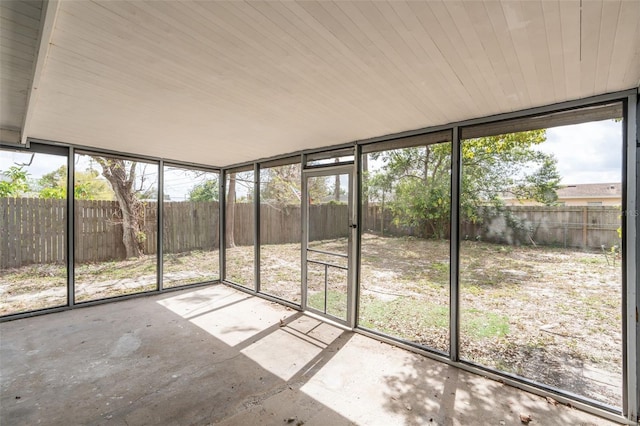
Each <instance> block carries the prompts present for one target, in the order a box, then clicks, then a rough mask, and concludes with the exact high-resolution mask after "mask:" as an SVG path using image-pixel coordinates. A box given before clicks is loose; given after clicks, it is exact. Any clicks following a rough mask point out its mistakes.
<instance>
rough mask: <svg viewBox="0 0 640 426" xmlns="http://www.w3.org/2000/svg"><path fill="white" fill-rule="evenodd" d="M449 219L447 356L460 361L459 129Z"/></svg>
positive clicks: (453, 149)
mask: <svg viewBox="0 0 640 426" xmlns="http://www.w3.org/2000/svg"><path fill="white" fill-rule="evenodd" d="M451 139H452V141H451V200H450V203H451V204H450V205H451V218H450V226H449V228H450V237H449V244H450V247H449V257H450V260H449V264H450V266H449V274H450V275H449V280H450V282H449V356H450V357H451V361H458V360H459V359H460V347H459V342H460V281H459V278H460V276H459V267H460V236H459V233H460V178H461V171H462V167H461V155H460V152H461V143H460V128H459V127H454V128H453V137H452V138H451Z"/></svg>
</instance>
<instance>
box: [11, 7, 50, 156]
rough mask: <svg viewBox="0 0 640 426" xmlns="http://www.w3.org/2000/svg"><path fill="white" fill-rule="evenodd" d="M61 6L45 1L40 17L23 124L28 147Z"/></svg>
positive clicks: (23, 135) (23, 138) (22, 140)
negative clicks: (39, 89)
mask: <svg viewBox="0 0 640 426" xmlns="http://www.w3.org/2000/svg"><path fill="white" fill-rule="evenodd" d="M59 5H60V2H59V0H44V5H43V7H42V15H41V16H40V40H39V43H38V51H37V52H36V58H35V65H34V67H33V76H32V77H31V85H30V86H29V95H28V97H27V105H26V108H25V112H24V121H23V122H22V135H21V137H20V143H22V144H23V145H26V143H27V137H28V135H29V126H30V123H31V120H32V118H33V114H34V111H35V109H36V104H37V103H38V87H39V85H40V78H41V77H42V74H43V72H44V68H45V65H46V63H47V58H48V56H49V47H50V46H51V37H52V36H53V29H54V28H55V25H56V18H57V15H58V7H59Z"/></svg>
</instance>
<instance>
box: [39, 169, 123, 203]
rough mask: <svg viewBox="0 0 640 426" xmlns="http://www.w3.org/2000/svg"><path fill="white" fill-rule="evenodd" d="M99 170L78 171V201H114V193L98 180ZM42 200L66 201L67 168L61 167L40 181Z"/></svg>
mask: <svg viewBox="0 0 640 426" xmlns="http://www.w3.org/2000/svg"><path fill="white" fill-rule="evenodd" d="M98 176H99V173H98V171H97V170H94V169H89V170H86V171H79V170H76V172H75V182H74V185H73V193H74V194H73V195H74V197H75V198H76V200H112V199H113V198H114V194H113V191H112V190H111V188H109V185H108V184H107V182H105V181H104V180H101V179H99V178H98ZM37 186H38V188H39V189H38V196H39V197H40V198H55V199H64V198H66V197H67V166H65V165H63V166H60V167H59V168H58V169H56V170H54V171H53V172H50V173H47V174H45V175H43V176H42V177H41V178H40V179H39V180H38V184H37Z"/></svg>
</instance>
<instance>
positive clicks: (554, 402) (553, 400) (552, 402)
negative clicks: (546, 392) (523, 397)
mask: <svg viewBox="0 0 640 426" xmlns="http://www.w3.org/2000/svg"><path fill="white" fill-rule="evenodd" d="M546 399H547V402H548V403H549V404H551V405H558V401H556V400H555V399H553V398H551V397H550V396H548V397H547V398H546Z"/></svg>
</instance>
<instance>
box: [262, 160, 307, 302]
mask: <svg viewBox="0 0 640 426" xmlns="http://www.w3.org/2000/svg"><path fill="white" fill-rule="evenodd" d="M301 174H302V168H301V167H300V163H299V162H298V163H294V164H287V165H281V166H276V167H265V168H260V291H261V292H264V293H266V294H270V295H272V296H276V297H279V298H281V299H284V300H287V301H289V302H293V303H295V304H298V305H299V304H300V286H301V277H300V275H301V267H300V250H301V224H300V220H301V208H300V206H301V199H300V197H301V187H300V185H301V182H302V176H301Z"/></svg>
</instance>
